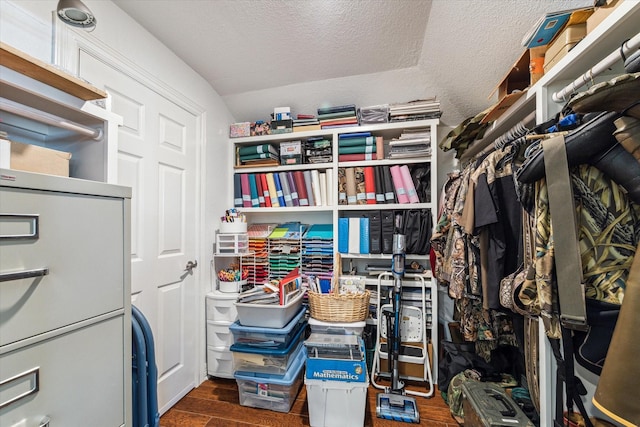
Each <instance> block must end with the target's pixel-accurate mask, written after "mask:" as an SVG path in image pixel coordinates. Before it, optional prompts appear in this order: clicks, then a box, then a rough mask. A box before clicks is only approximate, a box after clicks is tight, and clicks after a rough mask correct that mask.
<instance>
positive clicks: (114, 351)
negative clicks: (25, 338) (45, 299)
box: [0, 316, 131, 427]
mask: <svg viewBox="0 0 640 427" xmlns="http://www.w3.org/2000/svg"><path fill="white" fill-rule="evenodd" d="M123 327H124V324H123V316H118V317H114V318H111V319H108V320H105V321H103V322H100V323H97V324H95V325H92V326H89V327H85V328H82V329H78V330H76V331H74V332H71V333H67V334H63V335H59V336H57V337H55V338H52V339H48V340H45V341H42V342H40V343H38V344H34V345H30V346H27V347H23V348H20V349H18V350H15V351H12V352H9V353H6V354H3V355H0V425H1V426H13V425H15V424H18V423H20V422H22V424H18V425H26V426H37V425H40V422H41V420H42V419H43V418H44V417H49V418H50V420H51V424H50V425H51V426H52V427H53V426H96V427H115V426H121V425H124V420H125V409H124V408H125V403H124V397H123V390H124V387H125V385H124V384H125V380H124V375H125V372H126V371H125V369H127V370H129V372H130V370H131V365H130V364H129V366H126V367H125V366H124V365H123V364H124V360H131V359H130V357H129V358H123V352H124V343H123V341H124V340H123ZM128 327H129V328H130V327H131V325H128ZM114 343H119V344H118V345H114ZM36 384H37V387H36ZM21 395H23V396H24V397H22V398H20V396H21Z"/></svg>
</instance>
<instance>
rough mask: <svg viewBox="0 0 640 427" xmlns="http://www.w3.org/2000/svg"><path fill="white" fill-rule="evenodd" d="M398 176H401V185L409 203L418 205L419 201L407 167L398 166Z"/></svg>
mask: <svg viewBox="0 0 640 427" xmlns="http://www.w3.org/2000/svg"><path fill="white" fill-rule="evenodd" d="M400 174H401V175H402V183H403V187H404V189H405V191H406V193H407V197H408V198H409V203H419V202H420V199H419V198H418V193H417V192H416V187H415V185H414V183H413V178H412V177H411V172H409V166H407V165H402V166H400Z"/></svg>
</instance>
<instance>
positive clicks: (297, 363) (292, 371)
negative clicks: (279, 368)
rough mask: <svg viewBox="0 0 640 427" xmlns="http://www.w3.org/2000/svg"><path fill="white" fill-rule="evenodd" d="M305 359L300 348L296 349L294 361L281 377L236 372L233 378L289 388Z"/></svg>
mask: <svg viewBox="0 0 640 427" xmlns="http://www.w3.org/2000/svg"><path fill="white" fill-rule="evenodd" d="M306 359H307V356H306V352H305V351H304V348H303V347H302V346H301V347H300V348H298V350H297V352H296V355H295V359H294V360H293V362H291V366H289V369H287V373H286V374H284V376H282V375H275V374H263V373H260V372H245V371H236V372H235V374H233V376H234V377H235V378H236V379H237V380H245V381H255V382H258V383H259V382H268V383H269V384H278V385H287V386H290V385H291V384H293V382H294V381H295V380H296V378H298V375H300V372H301V371H302V368H303V367H304V361H305V360H306Z"/></svg>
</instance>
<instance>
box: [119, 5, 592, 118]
mask: <svg viewBox="0 0 640 427" xmlns="http://www.w3.org/2000/svg"><path fill="white" fill-rule="evenodd" d="M114 3H116V4H117V5H118V6H119V7H120V8H122V9H123V10H124V11H125V12H126V13H128V14H129V15H130V16H132V17H133V18H134V19H135V20H136V21H138V22H139V23H140V24H141V25H142V26H143V27H145V28H146V29H147V30H148V31H149V32H151V33H152V34H153V35H155V36H156V37H157V38H158V39H159V40H160V41H161V42H163V43H164V44H165V45H166V46H168V47H169V48H170V49H171V50H172V51H173V52H175V53H176V55H178V56H179V57H180V58H182V60H184V61H185V62H186V63H187V64H188V65H190V66H191V68H193V69H194V70H195V71H196V72H198V73H199V74H200V75H202V77H204V78H205V79H206V80H207V81H208V82H209V83H210V84H211V86H212V87H213V88H214V89H215V90H216V92H217V93H218V94H220V95H221V96H222V97H223V100H224V101H225V102H226V104H227V105H228V107H229V109H230V111H231V113H232V114H233V115H234V117H235V118H236V119H237V120H238V121H245V120H246V121H253V120H259V119H265V118H267V117H268V115H269V113H270V112H271V111H272V110H273V107H276V106H291V107H292V111H293V112H294V113H313V112H315V109H316V108H317V107H318V106H320V105H340V104H344V103H354V104H356V105H358V106H367V105H375V104H381V103H390V102H405V101H409V100H412V99H418V98H426V97H432V96H436V97H437V98H438V99H439V100H440V101H441V103H442V110H443V116H442V120H443V122H444V123H446V124H448V125H452V126H455V125H457V124H458V123H459V122H461V121H462V120H463V119H465V118H466V117H469V116H472V115H475V114H477V113H478V112H480V111H482V110H484V109H485V108H487V107H488V106H489V105H491V104H492V103H493V102H494V101H495V99H489V98H488V95H489V94H490V93H491V91H492V89H493V87H494V86H495V85H496V84H497V83H498V81H499V80H500V78H501V77H502V76H503V75H504V73H505V72H506V71H507V70H508V69H509V67H510V66H511V64H513V63H514V62H515V60H516V59H517V58H518V57H519V56H520V54H521V53H522V51H523V50H524V48H523V47H522V46H521V45H520V41H521V39H522V36H523V34H524V33H525V32H526V31H527V30H528V29H529V28H530V27H531V26H532V25H533V23H534V22H535V21H536V20H537V19H538V18H539V17H540V16H541V15H542V14H543V13H544V12H550V11H556V10H561V9H565V8H570V7H577V6H585V5H586V6H588V5H590V4H592V3H593V0H566V1H562V0H297V1H294V0H195V1H192V0H182V1H168V0H154V1H149V0H114Z"/></svg>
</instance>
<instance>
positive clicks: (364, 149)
mask: <svg viewBox="0 0 640 427" xmlns="http://www.w3.org/2000/svg"><path fill="white" fill-rule="evenodd" d="M375 152H376V146H375V145H354V146H349V147H338V154H361V153H375Z"/></svg>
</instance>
